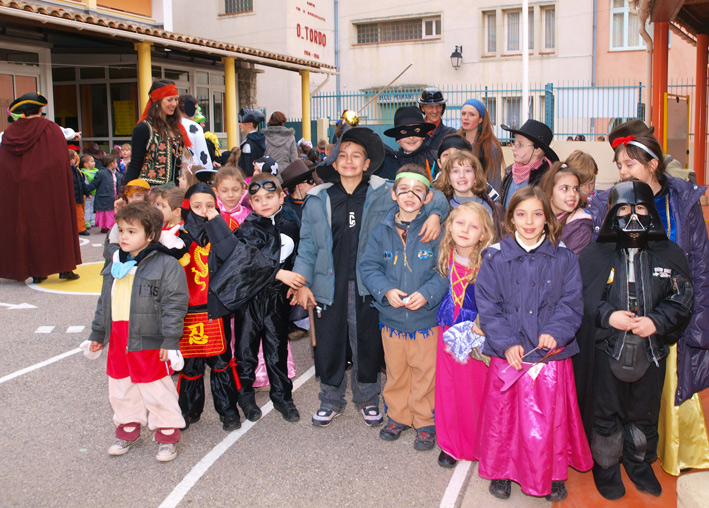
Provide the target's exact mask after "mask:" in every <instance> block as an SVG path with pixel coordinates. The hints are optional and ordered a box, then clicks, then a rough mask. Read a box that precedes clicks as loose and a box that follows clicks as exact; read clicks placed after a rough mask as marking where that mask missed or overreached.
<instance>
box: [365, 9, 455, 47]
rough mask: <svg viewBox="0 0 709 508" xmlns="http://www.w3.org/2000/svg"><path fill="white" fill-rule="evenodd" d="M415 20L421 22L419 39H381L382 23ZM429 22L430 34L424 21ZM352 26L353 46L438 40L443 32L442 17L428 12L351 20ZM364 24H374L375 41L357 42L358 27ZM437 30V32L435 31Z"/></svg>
mask: <svg viewBox="0 0 709 508" xmlns="http://www.w3.org/2000/svg"><path fill="white" fill-rule="evenodd" d="M407 21H408V22H412V21H413V22H415V21H420V22H421V38H419V39H396V40H386V41H382V40H381V38H382V28H381V25H382V24H387V23H399V22H407ZM427 22H431V23H433V33H432V34H431V35H426V23H427ZM351 26H352V28H353V29H354V36H353V40H354V42H353V43H352V46H353V47H357V46H365V45H374V44H406V43H409V42H420V41H427V42H428V41H440V40H441V37H442V32H443V17H442V16H441V15H440V14H436V15H431V14H430V13H426V14H424V15H412V16H405V17H400V18H381V19H368V20H361V21H357V20H355V21H352V25H351ZM365 26H370V27H371V26H376V28H377V33H378V35H377V39H378V40H376V41H368V42H358V41H359V29H360V27H365ZM437 30H438V33H436V31H437Z"/></svg>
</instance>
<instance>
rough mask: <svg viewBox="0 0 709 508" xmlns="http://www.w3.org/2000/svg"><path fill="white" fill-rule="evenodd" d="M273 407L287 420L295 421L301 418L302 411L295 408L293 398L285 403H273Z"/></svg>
mask: <svg viewBox="0 0 709 508" xmlns="http://www.w3.org/2000/svg"><path fill="white" fill-rule="evenodd" d="M273 409H275V410H276V411H278V412H279V413H281V414H282V415H283V419H284V420H285V421H287V422H291V423H295V422H297V421H298V420H300V413H299V412H298V410H297V409H296V408H295V404H294V403H293V401H292V400H290V401H288V402H286V403H285V404H276V403H275V402H274V403H273Z"/></svg>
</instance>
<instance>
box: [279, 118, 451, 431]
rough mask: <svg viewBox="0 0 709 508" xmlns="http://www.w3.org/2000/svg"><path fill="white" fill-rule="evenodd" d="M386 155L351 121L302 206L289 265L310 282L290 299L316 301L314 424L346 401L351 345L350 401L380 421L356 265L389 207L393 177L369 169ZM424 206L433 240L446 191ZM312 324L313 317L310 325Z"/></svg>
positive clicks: (365, 297) (371, 315)
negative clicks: (317, 382) (317, 379)
mask: <svg viewBox="0 0 709 508" xmlns="http://www.w3.org/2000/svg"><path fill="white" fill-rule="evenodd" d="M383 159H384V148H383V145H382V141H381V139H380V138H379V136H378V135H377V134H375V133H374V132H373V131H372V130H371V129H368V128H366V127H352V128H350V129H348V130H347V131H346V132H344V133H343V134H342V137H341V138H340V142H339V145H338V147H337V148H336V150H335V151H334V152H333V153H332V157H331V164H328V161H326V164H327V165H326V166H324V167H323V168H322V170H323V172H322V173H321V177H323V179H326V180H328V179H331V180H332V181H331V182H328V183H325V184H322V185H319V186H317V187H315V188H314V189H312V190H311V191H310V192H309V193H308V197H307V199H306V200H305V205H304V206H303V217H302V224H301V228H300V246H299V249H298V257H297V258H296V261H295V266H294V268H293V271H295V272H297V273H300V274H302V275H303V276H304V277H305V279H306V281H307V283H306V284H307V285H306V287H304V288H301V289H299V290H298V292H297V294H296V296H295V298H294V300H293V302H292V303H294V304H295V303H298V304H299V305H300V306H302V307H303V308H307V307H308V305H311V306H313V307H316V306H319V307H321V309H320V312H319V313H318V314H317V315H318V317H317V318H316V319H315V323H314V325H315V331H316V336H317V347H316V348H315V368H316V371H317V372H318V374H319V376H320V394H319V398H320V409H319V410H318V411H317V412H316V413H315V414H314V415H313V418H312V422H313V425H316V426H318V427H326V426H328V425H329V424H330V423H331V422H332V420H333V419H334V418H335V417H337V416H338V415H340V414H341V413H342V412H343V411H344V409H345V406H346V404H347V401H346V400H345V391H346V389H347V378H346V372H345V370H346V368H347V357H348V344H349V350H350V351H351V354H352V372H351V382H352V400H353V402H354V403H355V404H356V406H357V410H358V411H360V413H361V414H362V416H363V418H364V422H365V423H366V424H367V425H380V424H381V423H382V422H383V417H382V414H381V412H380V411H379V393H380V391H381V388H380V375H379V373H380V371H381V367H382V361H383V350H382V342H381V340H380V339H379V337H380V336H381V334H380V331H379V326H378V322H379V315H378V314H379V313H378V311H377V309H376V308H373V307H372V297H371V295H370V294H369V291H368V290H367V288H366V287H365V286H364V285H363V284H362V281H361V278H360V274H359V273H358V270H357V266H358V264H359V261H360V260H361V259H362V255H363V253H364V250H365V248H366V246H367V241H368V240H369V237H370V236H371V232H372V231H373V230H374V228H375V227H376V226H377V225H378V224H379V223H380V222H381V221H382V219H383V218H384V217H385V216H386V215H387V213H388V212H389V211H390V210H391V209H392V208H393V203H392V202H391V188H392V183H391V182H389V181H386V180H384V179H382V178H380V177H378V176H376V175H372V172H373V171H375V170H376V169H377V168H378V167H379V166H380V165H381V163H382V160H383ZM429 206H430V209H427V213H428V214H429V218H428V220H427V221H426V233H423V229H424V228H422V235H421V236H422V240H424V242H425V241H430V240H432V239H435V238H437V237H438V234H439V233H440V217H445V216H446V215H447V214H448V203H447V201H446V199H445V197H444V196H443V195H442V194H440V193H437V192H434V197H433V200H432V202H431V204H430V205H429ZM312 324H313V323H311V325H312Z"/></svg>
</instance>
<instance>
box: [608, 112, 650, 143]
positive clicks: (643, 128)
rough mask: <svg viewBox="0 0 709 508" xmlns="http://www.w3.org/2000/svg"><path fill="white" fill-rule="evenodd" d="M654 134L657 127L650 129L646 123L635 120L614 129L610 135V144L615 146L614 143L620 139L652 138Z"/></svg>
mask: <svg viewBox="0 0 709 508" xmlns="http://www.w3.org/2000/svg"><path fill="white" fill-rule="evenodd" d="M654 132H655V127H648V126H647V125H645V122H643V121H642V120H639V119H637V118H635V119H633V120H630V121H628V122H625V123H622V124H620V125H619V126H618V127H616V128H615V129H613V130H612V131H611V132H610V133H609V134H608V143H610V145H611V146H613V141H615V140H616V139H618V138H624V137H627V136H635V137H636V138H639V137H640V136H652V135H653V133H654Z"/></svg>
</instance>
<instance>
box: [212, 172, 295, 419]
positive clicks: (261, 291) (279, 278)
mask: <svg viewBox="0 0 709 508" xmlns="http://www.w3.org/2000/svg"><path fill="white" fill-rule="evenodd" d="M248 192H249V200H250V202H251V207H252V208H253V210H254V213H252V214H251V215H249V216H248V217H247V218H246V220H245V221H244V223H243V224H242V225H241V226H240V227H239V229H238V230H236V231H235V232H234V234H231V233H230V232H229V231H228V230H226V229H225V228H224V225H223V224H222V223H220V222H215V221H213V220H210V221H209V222H207V225H206V227H207V231H208V233H209V236H210V238H214V251H215V254H216V257H217V260H218V262H219V267H218V269H217V271H216V273H215V274H214V277H213V278H212V285H211V288H210V289H211V291H212V293H213V294H214V295H215V299H214V306H212V307H211V310H210V313H211V314H212V315H214V316H223V315H225V314H228V313H229V312H234V324H235V336H236V348H235V349H236V350H235V354H236V357H237V358H238V360H239V364H238V366H237V369H238V372H239V379H240V381H241V390H240V391H239V405H240V406H241V408H242V409H243V411H244V415H245V416H246V418H247V419H249V420H251V421H254V422H255V421H257V420H258V419H259V418H260V417H261V410H260V409H259V407H258V406H257V405H256V394H255V392H254V389H253V383H254V371H255V369H256V365H257V354H258V350H259V344H260V343H262V344H263V351H264V356H265V359H266V369H267V371H268V378H269V381H270V383H271V391H270V397H271V401H272V402H273V407H274V408H275V409H276V411H278V412H279V413H281V414H282V415H283V418H284V419H285V420H286V421H289V422H297V421H298V420H299V419H300V414H299V413H298V410H297V409H296V407H295V404H294V403H293V394H292V391H293V383H292V382H291V380H290V379H289V378H288V367H287V356H288V348H287V346H288V314H289V311H290V307H289V305H288V300H287V299H286V292H287V290H288V287H291V288H294V289H298V288H300V287H302V285H303V284H304V283H305V279H304V278H303V277H302V276H301V275H298V274H297V273H294V272H292V271H290V267H291V266H292V263H293V258H294V257H295V251H296V249H297V246H298V225H297V224H296V223H295V222H294V221H291V220H289V219H288V218H287V217H286V216H285V215H284V214H283V213H282V205H283V199H284V194H283V191H282V189H281V186H280V183H279V182H278V179H277V178H276V177H275V176H273V175H271V174H269V173H258V174H255V175H254V176H253V177H252V178H251V182H250V183H249V188H248ZM211 213H212V215H213V214H214V212H211Z"/></svg>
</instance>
